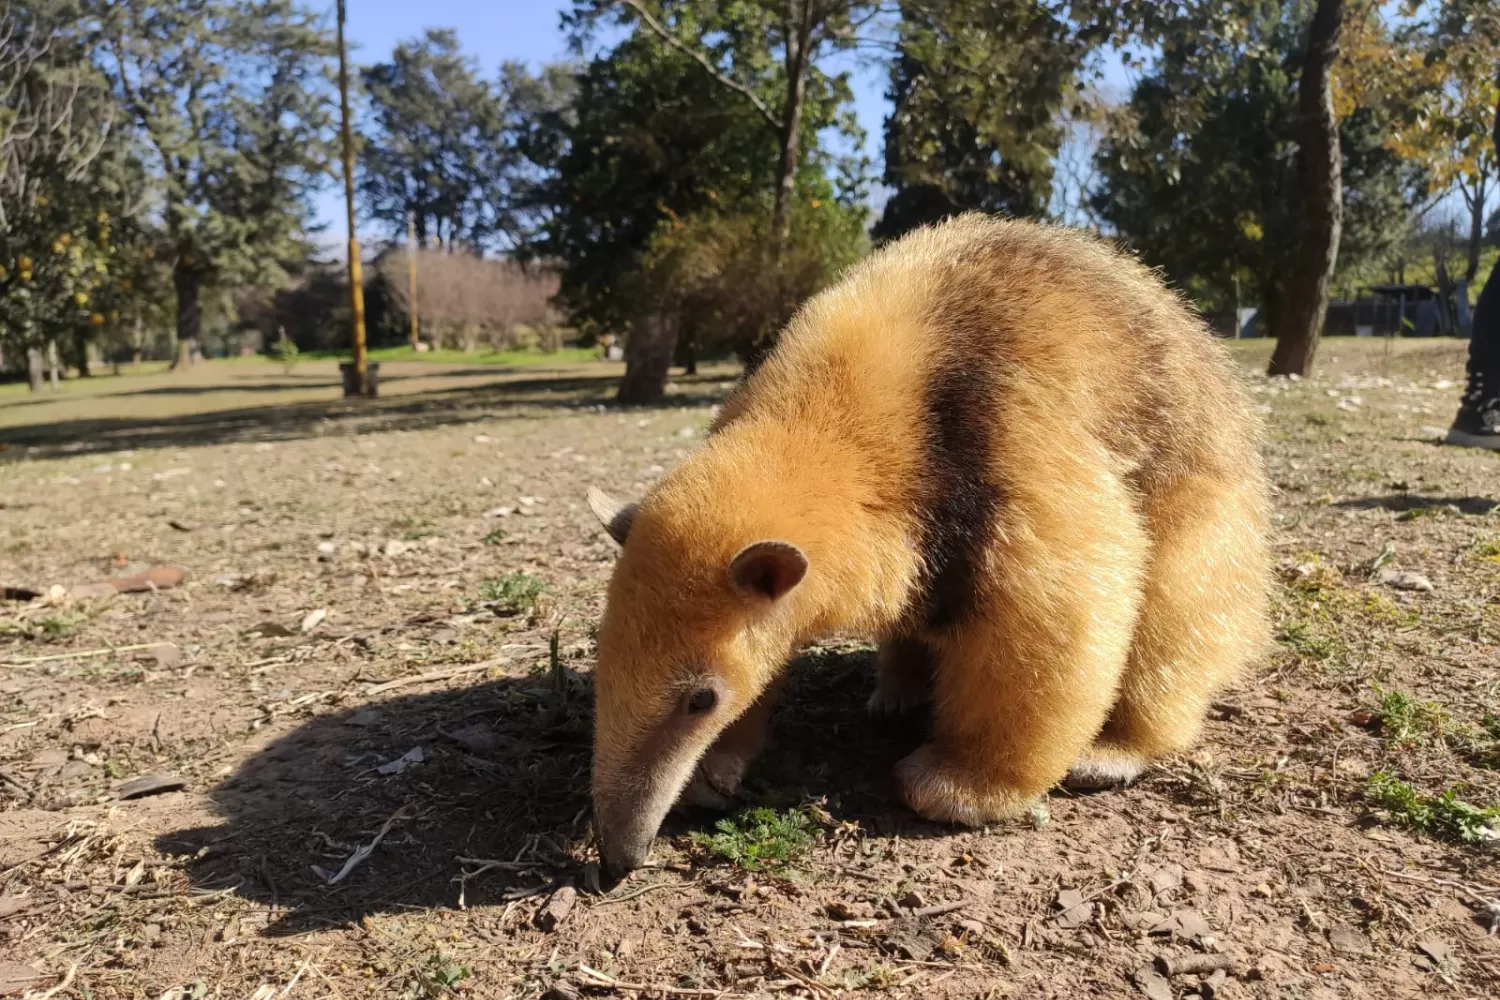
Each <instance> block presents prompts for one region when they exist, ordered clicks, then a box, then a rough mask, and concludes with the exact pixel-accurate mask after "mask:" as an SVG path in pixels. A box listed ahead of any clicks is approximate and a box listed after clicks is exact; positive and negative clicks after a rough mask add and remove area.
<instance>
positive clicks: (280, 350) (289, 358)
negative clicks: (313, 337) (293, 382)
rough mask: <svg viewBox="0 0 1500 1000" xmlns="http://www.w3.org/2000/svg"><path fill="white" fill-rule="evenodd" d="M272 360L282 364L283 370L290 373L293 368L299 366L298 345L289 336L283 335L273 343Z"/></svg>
mask: <svg viewBox="0 0 1500 1000" xmlns="http://www.w3.org/2000/svg"><path fill="white" fill-rule="evenodd" d="M271 360H272V361H275V362H276V363H277V364H278V365H280V366H281V370H282V371H283V372H285V373H286V374H288V375H290V374H291V373H292V369H293V368H296V367H297V360H298V356H297V345H296V343H294V342H293V341H292V340H291V339H290V338H289V337H285V336H283V337H282V338H281V339H280V340H277V341H276V342H275V343H273V344H272V345H271Z"/></svg>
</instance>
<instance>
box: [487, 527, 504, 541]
mask: <svg viewBox="0 0 1500 1000" xmlns="http://www.w3.org/2000/svg"><path fill="white" fill-rule="evenodd" d="M483 541H484V544H486V545H499V544H500V543H501V542H503V541H505V532H503V531H501V530H500V529H499V528H496V529H495V530H494V531H492V532H490V533H489V534H487V535H485V536H484V539H483Z"/></svg>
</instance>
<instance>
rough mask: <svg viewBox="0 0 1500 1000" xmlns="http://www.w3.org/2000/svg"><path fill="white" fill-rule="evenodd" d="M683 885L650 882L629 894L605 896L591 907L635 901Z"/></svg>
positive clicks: (678, 883) (680, 883)
mask: <svg viewBox="0 0 1500 1000" xmlns="http://www.w3.org/2000/svg"><path fill="white" fill-rule="evenodd" d="M684 884H685V883H682V882H666V881H662V882H652V883H651V884H650V885H643V886H641V887H640V888H639V889H632V890H630V891H629V892H627V893H622V894H621V895H618V896H607V897H605V898H604V899H601V900H599V902H597V903H595V904H593V905H594V907H599V906H609V905H610V904H611V903H623V902H625V901H626V900H628V899H635V898H636V897H637V896H644V895H645V894H646V893H648V892H655V891H656V890H657V889H673V888H680V887H682V886H683V885H684Z"/></svg>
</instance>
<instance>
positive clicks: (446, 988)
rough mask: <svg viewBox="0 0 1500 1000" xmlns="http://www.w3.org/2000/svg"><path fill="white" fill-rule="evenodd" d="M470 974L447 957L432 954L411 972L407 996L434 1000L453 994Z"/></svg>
mask: <svg viewBox="0 0 1500 1000" xmlns="http://www.w3.org/2000/svg"><path fill="white" fill-rule="evenodd" d="M470 975H472V973H470V972H469V969H468V967H467V966H464V965H458V964H457V963H455V962H454V961H453V958H452V957H451V956H449V955H443V954H439V953H438V952H433V953H432V954H431V955H428V956H427V961H426V962H424V963H423V964H422V965H419V966H417V967H416V968H415V969H413V970H412V984H411V988H410V991H409V993H408V994H407V995H408V996H412V997H424V998H434V997H441V996H445V995H447V994H449V993H453V992H454V991H456V990H457V989H458V986H459V984H460V983H462V982H463V981H464V980H465V979H468V978H469V976H470Z"/></svg>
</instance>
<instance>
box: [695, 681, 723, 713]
mask: <svg viewBox="0 0 1500 1000" xmlns="http://www.w3.org/2000/svg"><path fill="white" fill-rule="evenodd" d="M718 702H719V696H718V695H717V694H715V693H714V690H713V689H712V688H699V689H698V690H697V691H694V692H693V693H692V695H691V696H690V697H689V698H688V703H687V707H688V712H690V713H691V714H693V715H702V714H703V713H704V712H707V711H708V710H709V709H711V708H713V707H714V706H715V705H716V704H718Z"/></svg>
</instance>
